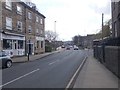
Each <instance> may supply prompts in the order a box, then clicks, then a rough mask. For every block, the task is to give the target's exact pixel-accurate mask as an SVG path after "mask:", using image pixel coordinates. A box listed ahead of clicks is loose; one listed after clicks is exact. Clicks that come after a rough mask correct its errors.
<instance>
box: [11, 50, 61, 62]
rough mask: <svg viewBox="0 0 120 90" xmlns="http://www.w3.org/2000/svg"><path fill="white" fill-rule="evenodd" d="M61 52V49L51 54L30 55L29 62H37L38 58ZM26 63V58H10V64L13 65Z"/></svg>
mask: <svg viewBox="0 0 120 90" xmlns="http://www.w3.org/2000/svg"><path fill="white" fill-rule="evenodd" d="M61 51H63V49H61V50H57V51H53V52H48V53H43V54H37V55H30V56H29V61H34V60H38V59H40V58H43V57H46V56H49V55H52V54H55V53H59V52H61ZM27 61H28V56H20V57H13V58H12V62H15V63H22V62H27Z"/></svg>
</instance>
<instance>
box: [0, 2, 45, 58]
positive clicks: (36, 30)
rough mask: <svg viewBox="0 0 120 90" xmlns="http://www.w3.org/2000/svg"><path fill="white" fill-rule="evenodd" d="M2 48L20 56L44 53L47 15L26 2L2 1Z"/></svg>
mask: <svg viewBox="0 0 120 90" xmlns="http://www.w3.org/2000/svg"><path fill="white" fill-rule="evenodd" d="M1 3H2V4H1V8H2V13H1V14H2V15H1V16H2V24H1V26H0V28H1V30H0V37H1V41H0V47H1V48H0V50H2V51H5V52H6V54H7V55H10V56H19V55H25V54H27V53H28V52H29V53H30V54H36V53H44V52H45V45H44V43H45V40H44V37H45V35H44V19H45V16H44V15H42V14H41V13H39V12H38V11H37V10H36V8H35V7H36V6H29V5H28V4H26V3H24V2H1Z"/></svg>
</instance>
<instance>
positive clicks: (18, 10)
mask: <svg viewBox="0 0 120 90" xmlns="http://www.w3.org/2000/svg"><path fill="white" fill-rule="evenodd" d="M17 14H20V15H22V7H21V6H19V5H17Z"/></svg>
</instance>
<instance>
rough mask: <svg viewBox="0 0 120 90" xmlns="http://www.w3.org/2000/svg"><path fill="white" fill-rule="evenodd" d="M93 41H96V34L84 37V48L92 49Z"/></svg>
mask: <svg viewBox="0 0 120 90" xmlns="http://www.w3.org/2000/svg"><path fill="white" fill-rule="evenodd" d="M93 40H94V34H91V35H87V36H83V42H82V46H83V47H84V48H92V47H93Z"/></svg>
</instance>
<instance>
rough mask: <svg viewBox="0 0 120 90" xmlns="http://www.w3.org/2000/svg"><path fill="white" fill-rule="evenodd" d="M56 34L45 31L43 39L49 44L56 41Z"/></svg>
mask: <svg viewBox="0 0 120 90" xmlns="http://www.w3.org/2000/svg"><path fill="white" fill-rule="evenodd" d="M57 37H58V34H57V33H55V32H53V31H49V30H48V31H45V39H46V40H48V41H49V42H52V41H56V39H57Z"/></svg>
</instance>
